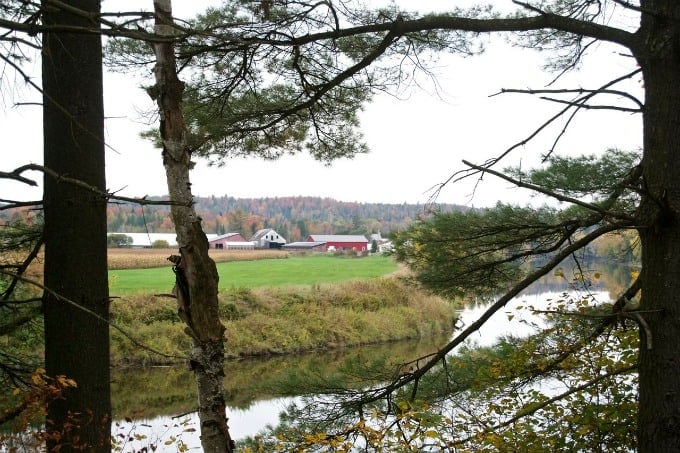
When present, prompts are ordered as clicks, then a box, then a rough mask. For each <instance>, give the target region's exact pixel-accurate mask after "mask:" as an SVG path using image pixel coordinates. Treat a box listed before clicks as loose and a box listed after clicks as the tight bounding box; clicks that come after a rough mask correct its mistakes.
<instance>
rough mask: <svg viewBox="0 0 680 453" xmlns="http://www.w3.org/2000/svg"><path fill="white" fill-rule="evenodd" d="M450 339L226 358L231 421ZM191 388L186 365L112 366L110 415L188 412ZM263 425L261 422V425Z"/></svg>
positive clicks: (153, 415)
mask: <svg viewBox="0 0 680 453" xmlns="http://www.w3.org/2000/svg"><path fill="white" fill-rule="evenodd" d="M448 339H449V335H448V334H447V335H442V336H438V337H433V338H426V339H419V340H409V341H399V342H393V343H388V344H380V345H367V346H362V347H355V348H347V349H335V350H329V351H317V352H313V353H308V354H299V355H286V356H278V357H270V358H266V359H247V360H239V361H228V362H227V364H226V367H225V374H226V377H225V380H224V385H225V391H226V392H225V393H226V398H227V405H228V406H229V408H230V411H229V412H230V414H238V416H236V415H231V416H230V417H231V418H232V422H231V424H232V425H234V424H235V423H240V422H237V420H244V419H247V418H248V417H249V416H250V414H251V413H253V412H260V413H262V412H263V411H262V410H261V409H262V407H263V405H264V406H266V411H265V412H266V413H268V412H270V411H273V412H272V413H273V414H274V415H275V416H278V413H279V410H274V409H273V408H271V407H270V406H271V404H272V403H271V402H272V401H276V400H277V399H281V398H282V397H286V396H296V395H300V394H303V393H309V392H313V391H314V389H315V388H317V387H320V386H323V385H329V384H332V383H333V382H337V381H338V380H342V382H343V384H347V383H348V378H347V375H346V374H345V373H346V372H347V370H349V369H352V370H357V369H363V370H364V371H366V373H369V372H377V371H376V370H384V369H385V368H388V369H389V368H390V367H391V366H396V365H397V364H400V363H402V362H406V361H409V360H412V359H413V358H414V357H419V356H423V355H426V354H429V353H431V352H434V351H436V350H437V349H438V348H439V347H440V346H442V345H443V344H444V343H446V342H447V341H448ZM373 377H374V378H378V375H376V374H373ZM355 381H356V382H355V385H357V386H360V385H365V384H367V381H363V380H361V379H359V378H358V376H355ZM374 382H375V381H374ZM350 385H351V382H350ZM195 392H196V387H195V384H194V378H193V374H192V373H191V371H189V370H188V369H187V368H186V367H155V368H146V369H124V370H113V383H112V399H113V409H114V419H123V418H125V417H128V418H131V419H133V420H138V421H139V423H147V424H148V423H149V421H150V420H153V419H156V418H158V417H166V418H167V417H172V416H177V415H181V414H189V413H190V412H192V411H193V410H194V409H195V406H196V394H195ZM283 400H284V401H285V398H284V399H283ZM177 420H181V417H180V418H177V419H174V420H172V421H168V420H166V421H165V422H164V423H167V424H176V423H177ZM269 421H271V420H269ZM274 421H276V420H274ZM262 426H263V424H262V423H260V424H259V427H260V428H261V427H262Z"/></svg>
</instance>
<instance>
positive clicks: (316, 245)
mask: <svg viewBox="0 0 680 453" xmlns="http://www.w3.org/2000/svg"><path fill="white" fill-rule="evenodd" d="M281 248H282V249H284V250H298V251H303V250H313V251H325V250H326V243H325V242H304V241H303V242H291V243H289V244H285V245H284V246H283V247H281Z"/></svg>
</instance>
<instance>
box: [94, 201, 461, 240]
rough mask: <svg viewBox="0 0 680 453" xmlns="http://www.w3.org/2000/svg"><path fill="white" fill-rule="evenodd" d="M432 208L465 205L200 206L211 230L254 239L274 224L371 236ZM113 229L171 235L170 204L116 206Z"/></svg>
mask: <svg viewBox="0 0 680 453" xmlns="http://www.w3.org/2000/svg"><path fill="white" fill-rule="evenodd" d="M431 209H438V210H441V211H451V210H457V209H463V207H461V206H457V205H450V204H443V205H435V206H431V205H420V204H406V203H404V204H387V203H358V202H342V201H337V200H334V199H332V198H320V197H301V196H300V197H275V198H233V197H229V196H222V197H216V196H211V197H197V199H196V210H197V212H198V213H199V215H200V216H201V218H202V219H203V228H204V230H205V232H206V233H216V234H223V233H226V232H239V233H241V234H242V235H243V236H244V237H250V236H251V235H252V234H253V233H254V232H255V231H257V230H259V229H261V228H274V229H275V230H276V231H278V232H279V233H280V234H282V235H283V236H284V237H286V239H287V240H288V241H298V240H303V239H304V238H306V237H307V235H309V234H370V233H374V232H378V231H379V232H381V233H382V234H383V235H388V234H389V232H390V231H394V230H398V229H401V228H403V227H405V226H407V225H408V224H409V223H410V222H412V221H413V220H414V219H416V218H418V216H421V215H424V214H426V213H427V212H428V211H429V210H431ZM107 218H108V230H109V232H124V233H135V232H145V231H148V232H151V233H171V232H173V227H172V222H171V221H170V218H169V208H168V207H166V206H146V207H143V208H142V207H141V206H136V205H131V204H111V205H109V208H108V213H107Z"/></svg>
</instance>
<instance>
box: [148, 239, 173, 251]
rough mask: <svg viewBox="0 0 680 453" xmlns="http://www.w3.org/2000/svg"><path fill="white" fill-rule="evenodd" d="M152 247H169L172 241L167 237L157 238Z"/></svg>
mask: <svg viewBox="0 0 680 453" xmlns="http://www.w3.org/2000/svg"><path fill="white" fill-rule="evenodd" d="M151 248H152V249H169V248H170V243H168V241H166V240H165V239H157V240H155V241H153V243H152V244H151Z"/></svg>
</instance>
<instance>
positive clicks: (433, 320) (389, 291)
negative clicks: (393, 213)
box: [111, 278, 456, 367]
mask: <svg viewBox="0 0 680 453" xmlns="http://www.w3.org/2000/svg"><path fill="white" fill-rule="evenodd" d="M219 309H220V317H221V320H222V322H223V323H224V325H225V327H226V332H225V338H226V346H225V348H226V349H225V354H226V356H227V357H228V358H238V357H254V356H271V355H279V354H291V353H299V352H303V351H313V350H325V349H332V348H341V347H349V346H358V345H365V344H373V343H380V342H387V341H396V340H404V339H413V338H424V337H428V336H432V335H436V334H441V333H446V332H450V331H451V330H452V325H453V321H454V319H455V316H456V314H455V307H454V306H453V304H451V303H450V302H447V301H445V300H443V299H441V298H439V297H436V296H432V295H429V294H426V293H425V292H424V291H422V290H420V289H419V288H417V287H414V286H411V285H408V284H406V283H404V282H403V281H402V280H400V279H398V278H383V279H372V280H368V281H357V282H348V283H342V284H334V285H313V286H311V287H303V288H295V289H291V288H268V289H247V288H232V289H230V290H227V291H225V292H223V293H221V294H220V307H219ZM111 314H112V322H113V323H114V324H115V325H116V326H117V327H118V328H120V329H121V330H122V331H124V332H126V333H128V334H129V337H128V336H126V335H124V334H122V333H121V332H120V331H118V330H117V329H112V334H111V360H112V365H113V366H115V367H121V366H149V365H167V364H173V363H180V362H182V361H184V360H186V359H185V357H184V356H185V354H186V352H187V351H189V349H190V347H191V340H190V338H189V337H188V336H187V335H186V334H185V333H184V325H183V324H182V323H181V322H180V320H179V318H178V317H177V314H176V307H175V301H174V300H173V299H170V298H167V297H157V296H153V295H134V296H128V297H123V298H118V299H114V300H113V301H112V304H111ZM142 345H143V346H142Z"/></svg>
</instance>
